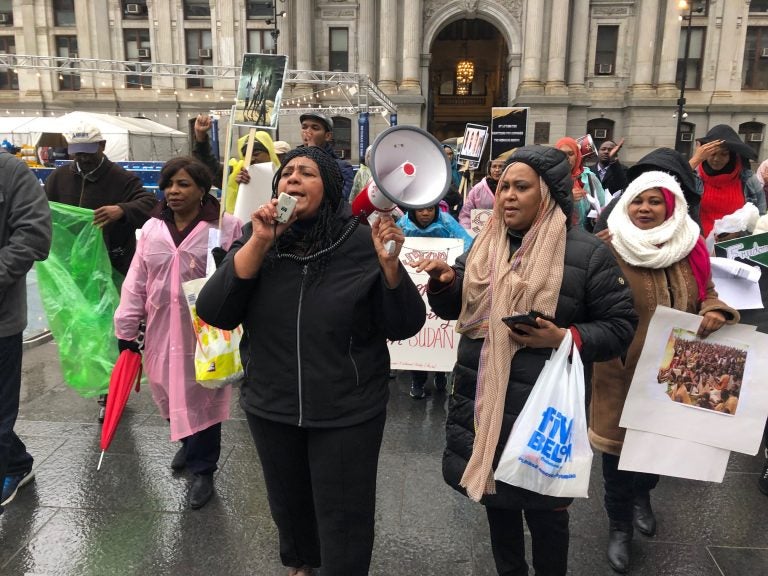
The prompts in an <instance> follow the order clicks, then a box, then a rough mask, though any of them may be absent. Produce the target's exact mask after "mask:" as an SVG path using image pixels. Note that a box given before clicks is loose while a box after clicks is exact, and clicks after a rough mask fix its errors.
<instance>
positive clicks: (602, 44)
mask: <svg viewBox="0 0 768 576" xmlns="http://www.w3.org/2000/svg"><path fill="white" fill-rule="evenodd" d="M618 41H619V27H618V26H598V27H597V49H596V50H595V74H598V75H600V76H606V75H609V74H616V46H617V44H618Z"/></svg>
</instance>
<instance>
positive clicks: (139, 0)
mask: <svg viewBox="0 0 768 576" xmlns="http://www.w3.org/2000/svg"><path fill="white" fill-rule="evenodd" d="M121 4H122V6H123V18H125V19H126V20H146V19H147V15H148V14H149V11H148V10H147V0H121Z"/></svg>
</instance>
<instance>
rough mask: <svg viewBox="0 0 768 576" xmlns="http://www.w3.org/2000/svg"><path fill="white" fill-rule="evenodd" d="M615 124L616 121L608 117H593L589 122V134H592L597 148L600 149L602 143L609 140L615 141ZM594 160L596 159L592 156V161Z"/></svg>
mask: <svg viewBox="0 0 768 576" xmlns="http://www.w3.org/2000/svg"><path fill="white" fill-rule="evenodd" d="M613 125H614V121H613V120H609V119H608V118H593V119H592V120H590V121H589V122H587V134H588V135H590V136H592V142H594V143H595V148H597V149H599V148H600V145H601V144H602V143H603V142H606V141H608V140H611V141H613ZM592 160H595V159H594V158H590V161H592Z"/></svg>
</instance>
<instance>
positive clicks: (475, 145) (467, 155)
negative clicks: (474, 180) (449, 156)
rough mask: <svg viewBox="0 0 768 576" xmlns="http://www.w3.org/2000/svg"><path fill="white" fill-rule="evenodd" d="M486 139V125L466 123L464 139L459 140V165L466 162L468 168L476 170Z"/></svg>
mask: <svg viewBox="0 0 768 576" xmlns="http://www.w3.org/2000/svg"><path fill="white" fill-rule="evenodd" d="M487 141H488V126H483V125H482V124H467V126H466V127H465V128H464V139H463V140H462V142H461V148H459V154H458V162H459V166H464V164H465V163H466V165H467V167H468V168H469V169H470V170H477V168H478V166H480V157H481V156H482V155H483V151H484V150H485V143H486V142H487Z"/></svg>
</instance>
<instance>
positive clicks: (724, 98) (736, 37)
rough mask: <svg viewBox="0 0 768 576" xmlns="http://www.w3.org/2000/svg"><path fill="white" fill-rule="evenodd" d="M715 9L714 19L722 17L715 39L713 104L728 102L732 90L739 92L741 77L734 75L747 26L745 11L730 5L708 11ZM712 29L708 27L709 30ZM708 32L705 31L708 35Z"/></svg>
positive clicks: (730, 98) (711, 8) (712, 7)
mask: <svg viewBox="0 0 768 576" xmlns="http://www.w3.org/2000/svg"><path fill="white" fill-rule="evenodd" d="M714 9H717V10H718V12H719V11H720V10H722V13H718V14H716V19H717V18H720V17H722V25H721V26H720V30H719V32H720V38H716V44H715V45H717V46H718V48H717V49H716V54H717V69H716V72H715V91H714V93H713V94H712V100H713V101H714V102H717V101H719V102H730V101H731V100H732V95H733V91H734V90H740V88H741V77H740V75H739V76H737V75H736V72H735V71H736V70H737V69H738V66H739V64H738V63H739V61H740V60H741V58H742V54H743V50H744V43H743V42H744V40H743V39H744V30H742V27H744V26H746V25H747V14H746V9H741V8H735V9H734V7H733V6H731V5H728V6H725V5H723V6H722V7H721V6H712V5H711V3H710V10H714ZM711 28H712V27H711V26H710V29H711ZM709 32H710V30H707V33H709Z"/></svg>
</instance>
